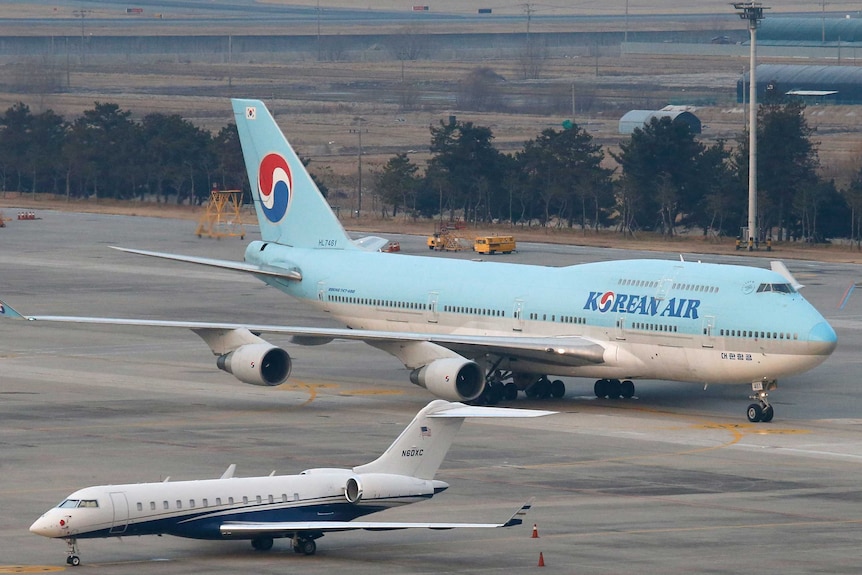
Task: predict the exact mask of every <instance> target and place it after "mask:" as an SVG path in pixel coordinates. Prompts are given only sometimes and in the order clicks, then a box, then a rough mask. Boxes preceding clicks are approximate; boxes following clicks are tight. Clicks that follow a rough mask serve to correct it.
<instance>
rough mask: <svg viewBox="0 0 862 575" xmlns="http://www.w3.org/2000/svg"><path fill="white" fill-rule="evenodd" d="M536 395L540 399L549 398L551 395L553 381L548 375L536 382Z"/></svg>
mask: <svg viewBox="0 0 862 575" xmlns="http://www.w3.org/2000/svg"><path fill="white" fill-rule="evenodd" d="M535 385H536V397H538V398H539V399H548V398H549V397H551V382H550V381H549V380H548V378H547V377H543V378H542V379H540V380H539V381H537V382H536V384H535Z"/></svg>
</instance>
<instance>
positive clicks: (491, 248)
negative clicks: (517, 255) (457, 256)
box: [473, 236, 515, 254]
mask: <svg viewBox="0 0 862 575" xmlns="http://www.w3.org/2000/svg"><path fill="white" fill-rule="evenodd" d="M473 251H474V252H476V253H480V254H495V253H498V252H502V253H504V254H510V253H512V252H513V251H515V238H514V237H513V236H483V237H479V238H476V242H475V243H474V244H473Z"/></svg>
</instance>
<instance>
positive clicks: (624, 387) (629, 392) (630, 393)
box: [620, 379, 635, 399]
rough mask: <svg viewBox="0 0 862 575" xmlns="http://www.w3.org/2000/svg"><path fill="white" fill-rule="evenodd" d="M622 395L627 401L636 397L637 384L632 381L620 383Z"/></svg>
mask: <svg viewBox="0 0 862 575" xmlns="http://www.w3.org/2000/svg"><path fill="white" fill-rule="evenodd" d="M620 395H622V396H623V397H624V398H626V399H631V398H632V397H634V395H635V384H634V382H633V381H632V380H630V379H627V380H625V381H623V382H622V383H620Z"/></svg>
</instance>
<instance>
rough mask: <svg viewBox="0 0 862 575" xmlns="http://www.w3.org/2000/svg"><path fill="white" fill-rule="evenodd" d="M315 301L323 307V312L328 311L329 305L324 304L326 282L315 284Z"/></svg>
mask: <svg viewBox="0 0 862 575" xmlns="http://www.w3.org/2000/svg"><path fill="white" fill-rule="evenodd" d="M317 301H319V302H320V304H321V306H322V307H323V311H329V304H328V303H327V302H326V282H322V281H321V282H317Z"/></svg>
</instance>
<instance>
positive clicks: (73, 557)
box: [66, 537, 81, 567]
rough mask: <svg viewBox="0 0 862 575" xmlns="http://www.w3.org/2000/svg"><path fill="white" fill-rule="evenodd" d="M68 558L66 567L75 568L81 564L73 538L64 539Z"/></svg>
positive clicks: (76, 543)
mask: <svg viewBox="0 0 862 575" xmlns="http://www.w3.org/2000/svg"><path fill="white" fill-rule="evenodd" d="M66 545H67V547H68V553H69V556H68V557H66V565H71V566H72V567H77V566H78V565H80V564H81V558H80V557H78V540H77V539H75V538H74V537H70V538H68V539H66Z"/></svg>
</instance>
